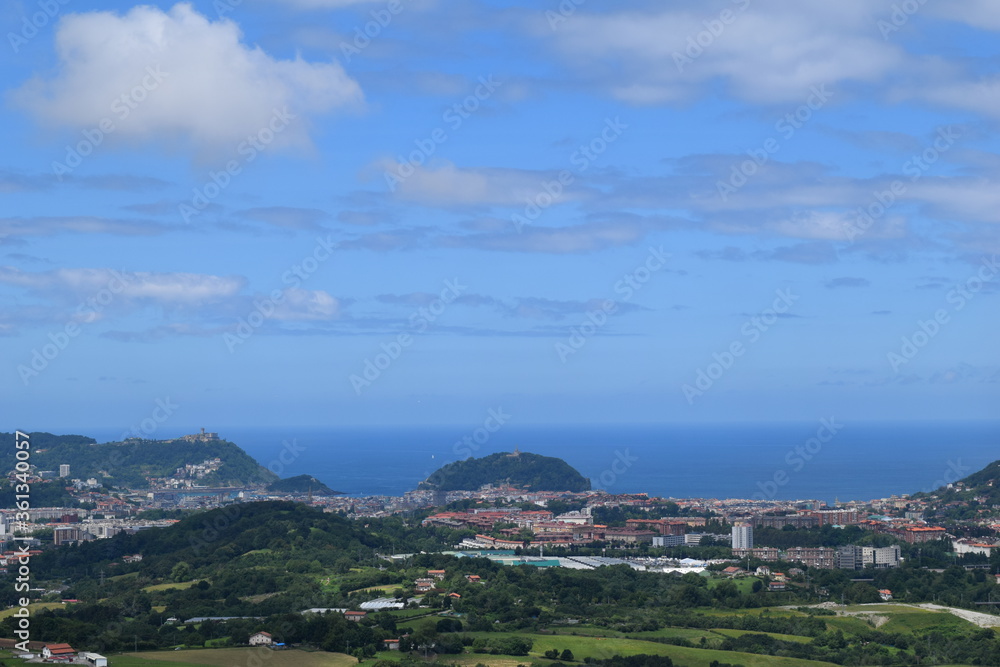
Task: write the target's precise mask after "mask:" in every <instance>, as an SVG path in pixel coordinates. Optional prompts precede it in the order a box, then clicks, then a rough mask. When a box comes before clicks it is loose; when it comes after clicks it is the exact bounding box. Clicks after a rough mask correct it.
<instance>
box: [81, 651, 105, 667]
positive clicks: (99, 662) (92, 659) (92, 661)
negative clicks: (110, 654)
mask: <svg viewBox="0 0 1000 667" xmlns="http://www.w3.org/2000/svg"><path fill="white" fill-rule="evenodd" d="M80 657H81V658H83V659H84V660H86V661H87V664H88V665H93V666H94V667H108V659H107V658H105V657H104V656H103V655H100V654H98V653H81V654H80Z"/></svg>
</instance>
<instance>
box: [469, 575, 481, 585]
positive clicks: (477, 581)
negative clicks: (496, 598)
mask: <svg viewBox="0 0 1000 667" xmlns="http://www.w3.org/2000/svg"><path fill="white" fill-rule="evenodd" d="M465 578H466V579H468V580H469V581H470V582H471V583H473V584H481V583H483V578H482V577H480V576H479V575H478V574H467V575H465Z"/></svg>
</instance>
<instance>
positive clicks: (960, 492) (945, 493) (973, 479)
mask: <svg viewBox="0 0 1000 667" xmlns="http://www.w3.org/2000/svg"><path fill="white" fill-rule="evenodd" d="M956 477H957V475H956ZM941 481H942V482H951V479H942V480H941ZM931 494H933V495H935V496H937V497H938V498H939V499H940V500H941V501H942V502H950V501H953V500H959V499H963V500H968V499H970V498H986V503H987V504H996V503H1000V461H994V462H993V463H991V464H989V465H988V466H986V467H985V468H983V469H982V470H980V471H979V472H974V473H972V474H971V475H969V476H968V477H964V478H962V479H960V480H956V481H954V482H953V483H952V487H951V488H950V489H949V488H948V487H947V485H945V486H943V487H941V488H939V489H937V490H935V491H932V492H931V493H927V492H922V493H916V494H914V495H913V496H912V497H913V498H926V497H927V496H929V495H931Z"/></svg>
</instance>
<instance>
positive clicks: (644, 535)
mask: <svg viewBox="0 0 1000 667" xmlns="http://www.w3.org/2000/svg"><path fill="white" fill-rule="evenodd" d="M654 537H656V533H654V532H653V531H651V530H631V529H629V528H608V529H607V530H606V531H604V539H605V540H606V541H608V542H624V543H625V544H652V543H653V538H654Z"/></svg>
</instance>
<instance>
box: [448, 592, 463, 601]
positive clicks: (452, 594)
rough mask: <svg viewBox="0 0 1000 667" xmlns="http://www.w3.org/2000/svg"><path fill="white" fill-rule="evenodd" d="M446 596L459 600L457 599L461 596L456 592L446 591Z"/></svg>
mask: <svg viewBox="0 0 1000 667" xmlns="http://www.w3.org/2000/svg"><path fill="white" fill-rule="evenodd" d="M448 597H450V598H454V599H456V600H459V599H461V597H462V596H461V595H459V594H458V593H448Z"/></svg>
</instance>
